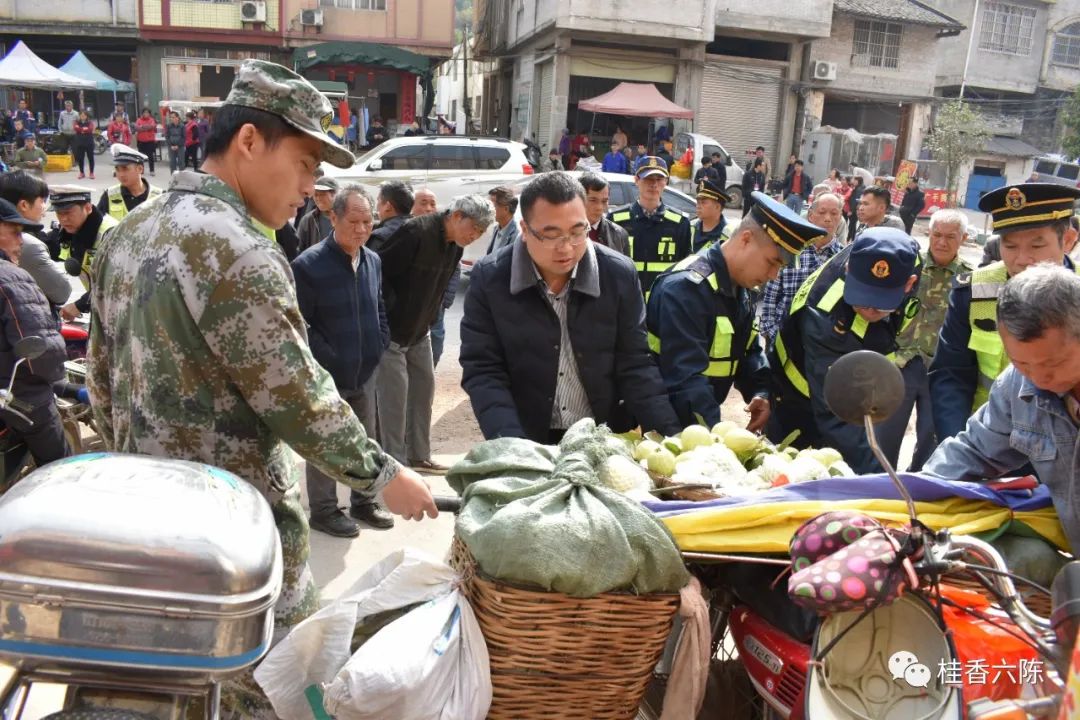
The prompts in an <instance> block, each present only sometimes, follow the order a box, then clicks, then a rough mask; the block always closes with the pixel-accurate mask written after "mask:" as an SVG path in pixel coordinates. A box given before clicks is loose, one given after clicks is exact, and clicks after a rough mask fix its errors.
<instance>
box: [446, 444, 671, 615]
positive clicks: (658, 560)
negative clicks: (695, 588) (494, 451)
mask: <svg viewBox="0 0 1080 720" xmlns="http://www.w3.org/2000/svg"><path fill="white" fill-rule="evenodd" d="M604 432H605V433H606V429H604ZM567 434H568V435H570V433H567ZM494 442H498V441H494ZM484 444H485V445H489V444H491V443H484ZM568 445H570V446H573V445H575V443H574V442H573V438H572V439H571V442H569V443H568V442H567V441H565V440H564V443H563V446H562V450H563V454H562V455H560V456H559V458H558V460H557V461H556V463H555V467H554V469H553V470H552V471H551V472H550V473H547V475H548V476H547V477H543V476H541V477H539V478H525V477H494V478H490V479H485V480H478V481H475V482H472V483H471V484H469V485H468V486H467V487H466V488H465V491H464V493H463V499H464V504H463V507H462V510H461V513H460V515H459V516H458V523H457V534H458V536H459V537H460V538H461V540H462V541H463V542H464V543H465V545H466V546H467V547H468V548H469V551H470V552H471V553H472V555H473V557H474V558H475V559H476V561H477V564H478V565H479V566H480V569H481V570H482V571H483V572H484V574H486V575H488V576H490V577H493V578H497V579H499V580H503V581H506V582H510V583H519V584H527V585H534V586H537V587H540V588H543V589H545V590H554V591H557V592H561V593H565V594H567V595H571V596H573V597H593V596H596V595H599V594H600V593H604V592H608V591H611V590H630V591H633V592H636V593H639V594H645V593H656V592H678V591H679V590H680V589H681V588H682V587H683V586H684V585H685V584H686V583H687V582H688V580H689V575H688V574H687V572H686V568H685V566H684V565H683V561H682V556H681V555H680V554H679V549H678V547H677V546H676V545H675V540H674V538H672V536H671V533H670V532H668V529H667V528H666V527H665V526H664V524H663V523H661V522H660V520H659V519H658V518H656V516H654V515H653V514H652V513H651V512H649V511H648V510H646V509H645V508H644V507H642V506H641V505H640V504H638V503H637V502H635V501H633V500H630V499H629V498H627V497H625V496H623V495H622V494H620V493H618V492H616V491H614V490H609V489H607V488H605V487H601V486H600V485H599V484H598V482H599V481H598V478H597V472H598V471H597V467H598V465H599V463H600V462H602V460H603V459H604V458H606V457H607V455H609V454H610V453H605V452H603V451H600V450H598V445H596V444H595V443H592V444H591V445H590V443H589V442H585V443H584V446H586V447H584V449H580V450H577V451H571V452H567V449H568V447H567V446H568ZM515 447H516V446H515ZM537 447H543V446H537ZM579 447H581V446H579ZM479 450H480V448H477V449H476V450H474V452H477V451H479ZM534 452H536V453H539V452H540V451H538V450H536V449H535V448H534ZM485 453H486V450H485ZM471 454H472V453H470V455H471ZM538 457H539V455H534V456H533V459H538ZM514 462H523V460H522V459H521V457H520V456H519V457H518V458H517V459H516V460H515V461H514ZM537 465H538V464H537ZM537 465H534V466H533V469H535V470H537V471H538V470H539V467H538V466H537ZM521 472H522V470H521V466H517V467H516V468H515V469H514V470H507V471H506V475H514V474H519V473H521ZM461 475H464V473H461Z"/></svg>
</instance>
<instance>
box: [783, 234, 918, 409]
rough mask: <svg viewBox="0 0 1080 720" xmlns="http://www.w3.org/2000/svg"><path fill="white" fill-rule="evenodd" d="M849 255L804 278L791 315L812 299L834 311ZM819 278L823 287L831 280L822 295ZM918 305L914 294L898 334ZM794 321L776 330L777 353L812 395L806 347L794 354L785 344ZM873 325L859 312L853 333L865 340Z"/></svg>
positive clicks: (787, 372)
mask: <svg viewBox="0 0 1080 720" xmlns="http://www.w3.org/2000/svg"><path fill="white" fill-rule="evenodd" d="M847 255H848V254H847V253H845V254H844V255H842V256H836V255H834V256H833V258H831V259H830V260H829V262H826V263H825V264H824V265H822V266H821V267H819V268H818V269H817V270H816V271H815V272H814V274H813V275H811V276H810V277H808V278H807V279H806V280H805V281H804V282H803V284H802V285H801V286H800V287H799V290H798V292H796V293H795V297H794V298H793V299H792V301H791V308H790V309H789V310H788V316H789V317H792V316H794V315H796V314H797V313H798V312H799V311H800V310H802V309H803V308H804V307H806V305H807V304H808V303H811V304H812V305H813V307H816V308H817V309H818V310H821V311H822V312H823V313H831V312H832V311H833V310H834V309H835V308H836V305H837V304H838V303H839V302H840V301H841V300H843V299H844V277H845V275H846V272H845V271H844V264H846V262H847ZM836 257H843V258H844V262H843V263H841V264H840V265H839V266H837V265H836V264H834V262H833V260H834V259H835V258H836ZM819 280H820V281H821V286H822V287H826V283H828V285H827V289H826V290H825V292H823V293H821V294H820V295H819V296H818V295H817V294H816V293H815V292H814V291H815V290H820V288H818V287H817V286H818V282H819ZM811 295H815V296H816V299H812V298H811ZM918 308H919V300H918V298H914V297H913V298H910V299H909V300H908V301H907V303H906V304H905V305H904V314H903V320H902V321H901V324H900V329H899V330H898V331H897V334H899V333H900V332H903V330H904V328H906V327H907V326H908V325H909V324H910V323H911V321H912V320H913V319H914V318H915V316H916V314H917V313H918ZM790 325H791V322H790V321H789V322H787V323H784V328H783V329H781V331H780V332H778V333H777V334H776V344H775V346H774V347H775V348H776V357H777V359H778V360H779V361H780V366H781V369H782V370H783V371H784V377H786V378H787V380H788V382H790V383H791V385H792V387H794V388H795V389H796V390H797V391H798V392H799V394H800V395H802V396H803V397H805V398H809V397H810V384H809V383H808V382H807V380H806V376H805V375H804V374H803V370H802V368H801V367H800V364H801V362H800V361H801V358H802V348H801V347H800V348H798V350H796V351H795V353H796V354H795V355H793V354H792V352H791V350H790V349H789V348H788V347H787V346H786V344H785V343H786V342H791V338H790V337H789V338H788V339H787V340H785V337H784V336H785V334H786V333H785V332H784V330H785V329H787V328H788V327H790ZM869 329H870V323H869V322H867V321H866V319H865V318H863V316H862V315H859V314H858V313H855V315H854V317H853V318H852V320H851V327H850V328H849V330H850V331H851V333H852V334H853V335H855V337H857V338H859V339H860V340H863V339H865V337H866V332H867V331H868V330H869ZM895 355H896V354H895V353H889V354H887V355H886V356H885V357H887V358H889V359H890V360H895Z"/></svg>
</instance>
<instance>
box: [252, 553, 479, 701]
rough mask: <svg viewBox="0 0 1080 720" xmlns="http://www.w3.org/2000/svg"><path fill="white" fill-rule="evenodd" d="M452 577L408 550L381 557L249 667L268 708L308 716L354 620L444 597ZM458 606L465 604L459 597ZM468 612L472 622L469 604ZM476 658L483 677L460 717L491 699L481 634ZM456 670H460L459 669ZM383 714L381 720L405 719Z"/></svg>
mask: <svg viewBox="0 0 1080 720" xmlns="http://www.w3.org/2000/svg"><path fill="white" fill-rule="evenodd" d="M454 580H455V573H454V570H453V569H452V568H451V567H450V566H449V565H446V564H445V563H443V562H440V561H438V560H435V559H433V558H431V557H428V556H427V555H425V554H423V553H420V552H417V551H415V550H412V549H408V548H406V549H404V550H400V551H397V552H394V553H391V554H390V555H388V556H386V557H385V558H383V559H382V560H381V561H380V562H379V563H378V564H376V565H375V566H373V567H372V568H371V569H370V570H368V571H367V572H366V573H364V575H363V576H362V577H361V578H360V579H359V580H357V581H356V583H355V584H354V585H353V586H352V587H351V588H349V590H348V591H346V592H345V593H344V594H343V595H342V597H341V598H339V599H338V600H336V601H335V602H333V603H331V604H330V605H327V606H326V607H324V608H323V609H321V610H320V611H319V612H317V613H315V614H314V615H312V616H311V617H309V618H307V619H306V620H304V621H303V622H301V623H300V624H299V625H297V626H296V627H295V628H293V629H292V631H291V632H290V633H289V634H288V635H287V636H286V637H285V638H284V639H283V640H282V641H281V642H280V643H278V644H277V645H276V646H275V647H274V648H273V649H272V650H270V652H269V654H267V656H266V658H264V659H263V661H262V662H261V663H260V664H259V666H258V667H257V668H256V669H255V681H256V682H257V683H258V684H259V687H261V688H262V690H263V692H265V693H266V696H267V697H268V698H269V700H270V702H271V704H272V705H273V706H274V712H276V713H277V715H278V717H280V718H282V720H314V718H315V717H316V715H315V713H314V712H313V710H312V703H313V702H314V701H315V700H316V699H317V698H318V696H319V695H320V694H321V688H322V687H323V686H325V685H327V684H329V683H330V682H332V681H333V680H334V679H335V678H336V677H337V675H338V672H339V671H340V670H341V669H342V668H343V667H344V666H345V663H346V662H348V661H349V655H350V647H349V645H350V642H351V641H352V635H353V630H354V629H355V627H356V624H357V623H358V622H361V621H363V619H364V618H366V617H368V616H370V615H374V614H376V613H380V612H385V611H387V610H396V609H398V608H402V607H406V606H408V605H414V604H416V603H423V602H427V601H429V600H433V599H438V598H445V597H447V596H449V595H450V594H451V593H452V592H453V585H454ZM461 604H462V606H467V603H465V602H464V600H462V601H461ZM468 612H469V617H470V619H471V621H472V622H473V623H474V624H475V618H474V617H473V615H472V610H471V608H470V609H469V611H468ZM410 615H411V613H410ZM406 617H408V616H406ZM403 619H404V618H403ZM393 624H394V623H391V625H393ZM388 627H390V626H387V628H388ZM387 628H383V630H386V629H387ZM477 633H478V634H479V630H477ZM375 637H378V633H377V634H376V636H375ZM375 637H373V638H372V639H371V640H370V641H369V642H372V641H374V640H375ZM361 649H362V648H361ZM480 652H482V656H481V655H480V654H479V653H480ZM481 657H482V660H483V664H482V666H478V667H477V668H475V669H474V672H476V673H478V674H479V675H481V676H482V677H483V682H482V683H481V684H479V685H477V686H476V687H475V692H476V700H475V702H474V704H475V705H476V707H477V708H478V711H477V713H476V714H469V713H466V714H462V715H460V716H459V717H461V718H471V717H476V718H483V717H484V714H486V712H487V708H488V705H489V704H490V702H491V681H490V676H489V670H488V656H487V646H486V645H484V644H483V639H482V638H481V639H480V643H479V649H478V652H477V659H478V662H479V659H480V658H481ZM462 674H463V676H464V675H465V674H466V673H464V671H463V673H462ZM481 705H482V711H481V710H480V709H479V708H480V706H481ZM320 714H321V708H320ZM383 717H385V718H386V719H387V720H393V718H396V717H400V718H402V720H405V718H406V716H396V715H384V716H383ZM431 717H436V718H437V717H440V716H439V715H438V714H436V715H433V716H431ZM446 717H448V718H449V717H450V716H449V715H447V716H446ZM410 720H411V719H410Z"/></svg>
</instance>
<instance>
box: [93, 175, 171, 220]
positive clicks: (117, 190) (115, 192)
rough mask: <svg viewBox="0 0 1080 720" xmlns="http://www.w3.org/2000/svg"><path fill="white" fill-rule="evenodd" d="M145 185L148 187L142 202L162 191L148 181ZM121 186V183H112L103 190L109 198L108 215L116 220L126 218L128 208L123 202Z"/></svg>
mask: <svg viewBox="0 0 1080 720" xmlns="http://www.w3.org/2000/svg"><path fill="white" fill-rule="evenodd" d="M146 186H147V187H148V188H149V192H147V194H146V199H145V200H143V202H149V201H151V200H153V199H154V198H156V197H159V196H160V195H161V194H162V192H163V190H162V189H161V188H159V187H155V186H154V185H151V184H150V183H146ZM121 188H122V186H121V185H113V186H112V187H110V188H109V189H108V190H106V191H105V192H106V195H107V197H108V199H109V216H110V217H112V218H113V219H114V220H116V221H118V222H119V221H120V220H123V219H124V218H126V217H127V214H128V208H127V205H126V204H125V203H124V195H123V193H122V192H121ZM140 204H141V203H140Z"/></svg>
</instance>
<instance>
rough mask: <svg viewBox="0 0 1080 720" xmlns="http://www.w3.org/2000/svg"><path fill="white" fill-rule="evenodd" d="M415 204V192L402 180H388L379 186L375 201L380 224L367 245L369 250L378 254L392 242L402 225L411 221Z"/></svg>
mask: <svg viewBox="0 0 1080 720" xmlns="http://www.w3.org/2000/svg"><path fill="white" fill-rule="evenodd" d="M414 202H415V200H414V198H413V191H412V188H411V187H410V186H409V184H408V183H404V182H402V181H401V180H387V181H386V182H384V183H383V184H381V185H379V194H378V196H377V197H376V199H375V212H376V214H377V215H378V216H379V224H378V225H376V226H375V230H374V231H372V233H371V239H370V240H369V241H368V244H367V247H368V249H369V250H371V251H373V252H378V251H379V249H380V248H381V247H383V246H384V245H386V243H388V242H389V241H390V238H391V237H392V236H393V235H394V233H395V232H397V229H398V228H399V227H401V224H402V223H403V222H405V221H406V220H408V219H409V215H410V213H412V209H413V203H414Z"/></svg>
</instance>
